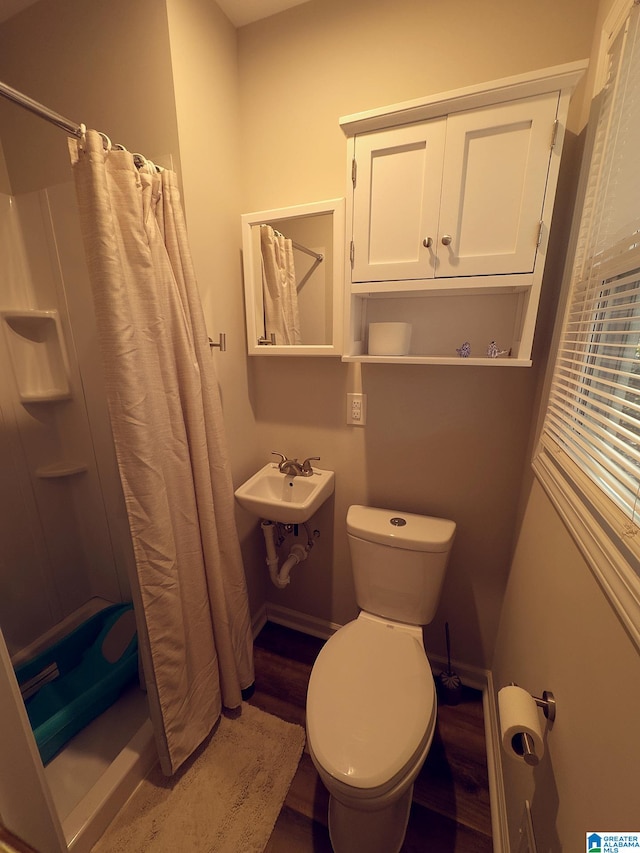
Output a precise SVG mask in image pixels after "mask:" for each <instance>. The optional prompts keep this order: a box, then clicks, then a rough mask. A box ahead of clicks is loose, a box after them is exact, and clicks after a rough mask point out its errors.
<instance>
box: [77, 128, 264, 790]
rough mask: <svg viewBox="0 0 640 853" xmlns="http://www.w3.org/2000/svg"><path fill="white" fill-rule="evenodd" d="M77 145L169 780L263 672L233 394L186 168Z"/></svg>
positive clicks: (152, 695)
mask: <svg viewBox="0 0 640 853" xmlns="http://www.w3.org/2000/svg"><path fill="white" fill-rule="evenodd" d="M69 146H70V152H71V160H72V165H73V172H74V177H75V184H76V193H77V197H78V203H79V208H80V218H81V224H82V234H83V243H84V246H85V253H86V256H87V261H88V265H89V273H90V280H91V287H92V292H93V299H94V304H95V311H96V319H97V325H98V330H99V332H98V334H99V343H100V349H101V352H102V360H103V365H104V372H105V380H106V386H107V397H108V402H109V412H110V417H111V425H112V429H113V436H114V441H115V447H116V455H117V459H118V466H119V470H120V478H121V481H122V486H123V491H124V495H125V501H126V506H127V513H128V517H129V526H130V530H131V536H132V540H133V546H134V552H135V557H136V570H137V577H136V578H134V579H132V580H133V583H132V588H133V594H134V599H135V603H136V612H137V617H138V629H139V635H140V637H139V639H140V644H141V651H142V659H143V666H144V670H145V676H146V682H147V688H148V693H149V706H150V713H151V717H152V720H153V723H154V730H155V734H156V742H157V744H158V751H159V755H160V762H161V766H162V769H163V771H164V772H165V773H166V774H167V775H170V774H172V773H174V772H175V771H176V770H177V768H178V767H179V766H180V765H181V764H182V762H183V761H184V760H185V759H186V758H188V756H189V755H190V754H191V753H192V752H193V750H194V749H195V748H196V747H197V746H198V745H199V744H200V743H201V742H202V741H203V739H204V738H205V737H206V736H207V735H208V734H209V732H210V731H211V729H212V727H213V726H214V724H215V723H216V721H217V719H218V718H219V716H220V713H221V709H222V706H225V707H229V708H236V707H238V706H240V704H241V701H242V695H241V694H242V690H243V689H245V688H248V687H249V686H250V685H251V684H252V683H253V680H254V672H253V644H252V636H251V624H250V617H249V608H248V602H247V594H246V584H245V577H244V569H243V565H242V558H241V555H240V546H239V541H238V536H237V531H236V526H235V519H234V510H233V486H232V482H231V475H230V470H229V464H228V460H227V452H226V446H225V439H224V435H223V422H222V409H221V404H220V396H219V390H218V385H217V381H216V377H215V373H214V366H213V362H212V357H211V353H210V348H209V344H208V337H207V332H206V328H205V323H204V317H203V312H202V306H201V303H200V299H199V295H198V291H197V285H196V282H195V277H194V272H193V268H192V264H191V257H190V252H189V248H188V245H187V239H186V229H185V223H184V217H183V213H182V208H181V204H180V197H179V192H178V188H177V181H176V176H175V174H174V173H173V172H170V171H167V170H162V171H158V170H156V168H155V167H153V164H149V163H146V164H144V165H143V166H142V167H141V168H136V165H135V163H134V157H133V155H132V154H130V153H129V152H127V151H123V150H117V151H116V150H110V146H109V149H105V148H104V147H103V140H102V136H101V134H99V133H97V132H96V131H87V133H86V134H85V136H84V138H83V139H82V140H70V141H69ZM136 156H137V155H136Z"/></svg>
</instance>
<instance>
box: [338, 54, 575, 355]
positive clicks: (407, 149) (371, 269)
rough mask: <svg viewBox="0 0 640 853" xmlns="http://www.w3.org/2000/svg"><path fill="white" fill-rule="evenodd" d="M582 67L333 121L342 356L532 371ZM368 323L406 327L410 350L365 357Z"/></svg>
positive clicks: (466, 90) (559, 70) (497, 83)
mask: <svg viewBox="0 0 640 853" xmlns="http://www.w3.org/2000/svg"><path fill="white" fill-rule="evenodd" d="M585 68H586V62H574V63H571V64H569V65H564V66H559V67H555V68H550V69H545V70H544V71H540V72H538V73H535V74H528V75H521V76H518V77H513V78H508V79H506V80H500V81H497V82H494V83H489V84H485V85H482V86H476V87H472V88H469V89H462V90H457V91H455V92H450V93H445V94H443V95H439V96H436V97H433V98H428V99H424V100H419V101H412V102H407V103H404V104H398V105H395V106H393V107H388V108H384V109H380V110H374V111H371V112H368V113H359V114H357V115H354V116H348V117H346V118H343V119H341V120H340V124H341V126H342V128H343V130H344V132H345V133H346V135H347V136H348V137H349V175H350V181H349V183H350V186H349V193H348V202H347V223H348V231H347V253H346V254H347V260H346V265H345V268H346V270H347V272H346V294H345V344H344V354H343V360H346V361H368V362H379V361H384V362H394V361H397V362H405V363H407V362H408V363H440V364H467V365H469V364H483V365H492V366H493V365H505V366H506V365H509V366H529V365H530V364H531V347H532V343H533V334H534V330H535V322H536V315H537V310H538V303H539V298H540V286H541V283H542V274H543V270H544V261H545V255H546V248H547V239H548V233H549V226H550V223H551V216H552V211H553V204H554V199H555V191H556V184H557V178H558V169H559V163H560V155H561V152H562V144H563V140H564V131H565V124H566V116H567V112H568V107H569V99H570V96H571V93H572V92H573V90H574V88H575V86H576V84H577V82H578V81H579V79H580V77H581V76H582V74H583V73H584V70H585ZM374 322H375V323H378V322H405V323H406V322H408V323H410V324H411V327H412V328H411V344H410V349H409V353H408V354H406V355H397V356H394V355H384V356H382V355H369V354H368V353H367V346H368V344H367V329H368V326H369V324H370V323H374ZM469 349H470V355H469V356H468V357H464V358H463V357H461V353H465V354H466V353H468V351H469ZM492 351H493V353H494V355H495V353H496V351H497V352H498V353H499V355H498V356H497V357H491V356H490V355H489V353H491V352H492Z"/></svg>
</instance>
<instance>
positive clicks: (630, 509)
mask: <svg viewBox="0 0 640 853" xmlns="http://www.w3.org/2000/svg"><path fill="white" fill-rule="evenodd" d="M639 2H640V0H635V2H634V3H633V5H632V4H631V3H629V11H628V15H626V14H623V15H622V16H621V17H622V19H623V20H624V25H623V27H622V29H621V31H620V32H618V33H617V34H616V33H612V34H611V38H609V33H607V38H608V63H607V65H608V75H607V83H606V85H605V88H604V90H603V92H602V93H601V95H600V97H599V101H600V108H599V111H598V113H597V119H596V122H597V123H596V126H595V131H594V133H593V137H592V139H593V144H592V149H591V155H590V161H589V164H588V173H587V179H586V185H585V189H584V198H583V204H582V212H581V216H580V221H579V228H578V232H577V238H576V240H575V253H574V261H573V270H572V273H571V282H570V288H569V294H568V299H567V310H566V313H565V316H564V320H563V326H562V331H561V334H560V337H559V344H558V352H557V357H556V363H555V366H554V372H553V377H552V381H551V385H550V391H549V401H548V406H547V411H546V415H545V420H544V424H543V429H542V434H541V440H540V443H539V446H538V448H537V451H536V455H535V458H534V460H533V468H534V471H535V472H536V475H537V477H538V480H539V481H540V483H541V484H542V486H543V487H544V488H545V490H546V492H547V494H548V496H549V497H550V499H551V500H552V502H553V504H554V506H555V507H556V509H557V510H558V512H559V514H560V516H561V517H562V519H563V520H564V522H565V524H566V526H567V529H568V530H569V532H570V533H571V535H572V537H573V539H574V541H575V543H576V544H577V546H578V547H579V548H580V550H581V552H582V554H583V556H584V557H585V560H586V562H587V565H588V566H589V567H590V568H591V570H592V572H593V573H594V575H595V576H596V578H597V580H598V582H599V584H600V586H601V588H602V589H603V591H604V592H605V594H606V595H607V597H608V598H609V600H610V602H611V604H612V605H613V607H614V609H615V610H616V612H617V614H618V616H619V617H620V619H621V620H622V622H623V624H624V625H625V627H626V629H627V631H628V633H629V635H630V636H631V637H632V638H633V640H634V642H635V643H636V646H637V648H638V649H639V650H640V6H638V5H637V4H638V3H639ZM614 11H615V10H614ZM592 120H593V119H592Z"/></svg>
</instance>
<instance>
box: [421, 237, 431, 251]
mask: <svg viewBox="0 0 640 853" xmlns="http://www.w3.org/2000/svg"><path fill="white" fill-rule="evenodd" d="M422 245H423V246H424V247H425V249H430V248H431V247H432V246H433V240H432V239H431V237H425V238H424V240H423V241H422Z"/></svg>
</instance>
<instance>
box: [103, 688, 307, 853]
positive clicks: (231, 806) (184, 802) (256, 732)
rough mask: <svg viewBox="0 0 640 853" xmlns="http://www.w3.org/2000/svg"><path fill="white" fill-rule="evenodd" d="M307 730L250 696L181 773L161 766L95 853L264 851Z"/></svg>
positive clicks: (109, 829) (142, 786) (143, 786)
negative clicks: (167, 771)
mask: <svg viewBox="0 0 640 853" xmlns="http://www.w3.org/2000/svg"><path fill="white" fill-rule="evenodd" d="M304 737H305V736H304V730H303V729H302V728H301V727H300V726H296V725H293V724H291V723H286V722H284V721H283V720H280V719H278V717H273V716H271V714H266V713H264V711H260V710H259V709H258V708H254V707H253V705H247V704H246V703H245V704H243V706H242V714H241V715H240V716H239V717H237V718H235V719H231V718H227V717H224V716H223V717H222V719H221V720H220V723H219V724H218V727H217V729H216V731H215V734H214V735H213V737H211V738H210V739H209V740H208V741H207V742H206V744H205V745H204V747H202V748H201V749H200V751H199V753H198V755H197V756H196V757H195V759H192V760H191V761H189V762H188V766H187V767H186V768H181V770H180V771H179V772H178V773H177V774H176V776H174V777H172V778H171V779H167V777H166V776H163V775H162V773H161V772H160V769H159V768H156V769H154V770H153V771H152V772H151V774H150V775H149V776H148V777H147V779H145V781H144V782H143V783H142V785H141V786H140V787H139V788H138V789H137V791H136V792H135V794H134V795H133V796H132V797H131V799H130V800H129V802H128V803H127V804H126V805H125V807H124V808H123V809H122V811H121V812H120V814H119V815H118V816H117V817H116V819H115V820H114V821H113V823H112V824H111V826H110V827H109V828H108V829H107V831H106V833H105V834H104V835H103V836H102V838H101V839H100V840H99V841H98V843H97V844H96V845H95V846H94V848H93V853H143V851H147V850H148V851H151V853H186V851H188V853H253V851H255V853H262V851H263V850H264V848H265V846H266V844H267V842H268V840H269V836H270V835H271V832H272V830H273V826H274V824H275V822H276V820H277V818H278V814H279V813H280V809H281V808H282V804H283V802H284V799H285V797H286V795H287V791H288V790H289V785H290V784H291V780H292V779H293V775H294V773H295V772H296V768H297V766H298V762H299V760H300V756H301V754H302V749H303V747H304Z"/></svg>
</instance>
